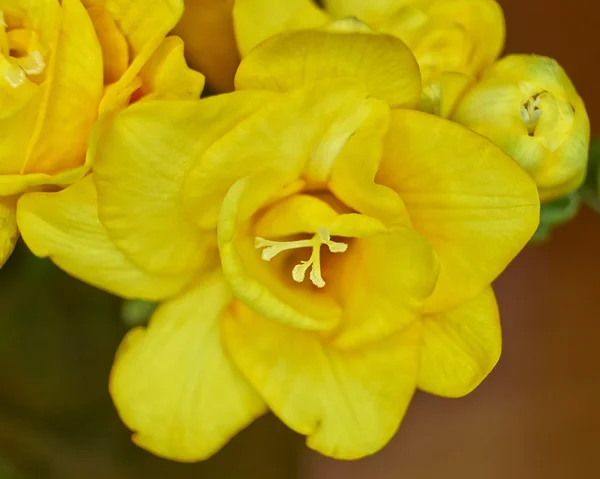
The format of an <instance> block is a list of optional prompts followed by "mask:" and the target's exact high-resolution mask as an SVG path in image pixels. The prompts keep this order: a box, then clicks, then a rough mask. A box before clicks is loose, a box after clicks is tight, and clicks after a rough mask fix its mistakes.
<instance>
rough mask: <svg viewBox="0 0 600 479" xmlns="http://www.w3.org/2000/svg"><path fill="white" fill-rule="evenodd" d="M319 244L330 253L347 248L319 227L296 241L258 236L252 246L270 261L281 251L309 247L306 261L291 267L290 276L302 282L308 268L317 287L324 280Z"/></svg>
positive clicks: (323, 282)
mask: <svg viewBox="0 0 600 479" xmlns="http://www.w3.org/2000/svg"><path fill="white" fill-rule="evenodd" d="M321 245H326V246H327V247H328V248H329V251H331V252H332V253H343V252H344V251H346V250H347V249H348V245H347V244H346V243H339V242H337V241H333V240H332V239H331V235H330V234H329V231H328V230H327V228H319V229H318V230H317V234H315V235H314V236H313V237H312V238H311V239H306V240H298V241H271V240H267V239H264V238H261V237H259V236H257V237H256V239H255V244H254V246H255V247H256V248H257V249H261V248H263V250H262V253H261V257H262V259H263V260H265V261H271V259H272V258H274V257H275V256H277V255H278V254H279V253H281V252H282V251H289V250H293V249H299V248H311V249H312V253H311V255H310V258H309V259H308V260H307V261H301V262H300V263H299V264H297V265H296V266H294V268H293V269H292V278H293V279H294V281H296V282H297V283H302V282H303V281H304V280H305V278H306V273H307V272H308V270H309V269H310V273H309V278H310V280H311V282H312V283H313V284H314V285H315V286H317V287H318V288H323V287H324V286H325V280H324V279H323V275H322V273H321Z"/></svg>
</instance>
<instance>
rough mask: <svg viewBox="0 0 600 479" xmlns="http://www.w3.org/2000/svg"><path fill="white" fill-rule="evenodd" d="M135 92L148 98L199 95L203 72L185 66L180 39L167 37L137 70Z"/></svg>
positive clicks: (193, 96)
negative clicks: (138, 78) (137, 81)
mask: <svg viewBox="0 0 600 479" xmlns="http://www.w3.org/2000/svg"><path fill="white" fill-rule="evenodd" d="M140 77H141V79H142V87H141V89H140V91H139V94H140V95H142V96H143V97H144V98H146V99H152V100H157V99H160V100H175V99H182V100H183V99H188V98H189V99H192V98H200V94H201V93H202V89H203V88H204V76H203V75H202V74H201V73H198V72H196V71H194V70H192V69H191V68H189V67H188V66H187V63H186V62H185V57H184V56H183V41H182V40H181V38H179V37H172V36H171V37H167V38H165V40H164V41H163V42H162V43H161V44H160V47H158V50H156V52H154V54H153V55H152V56H151V57H150V59H149V60H148V63H146V65H144V68H142V70H141V71H140Z"/></svg>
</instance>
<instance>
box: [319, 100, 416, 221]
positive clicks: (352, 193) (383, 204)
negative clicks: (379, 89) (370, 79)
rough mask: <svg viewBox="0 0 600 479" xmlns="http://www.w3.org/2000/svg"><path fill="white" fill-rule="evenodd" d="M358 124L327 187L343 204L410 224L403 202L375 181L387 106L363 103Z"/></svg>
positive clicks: (386, 121) (390, 219) (332, 170)
mask: <svg viewBox="0 0 600 479" xmlns="http://www.w3.org/2000/svg"><path fill="white" fill-rule="evenodd" d="M367 107H368V112H367V116H366V118H365V120H364V121H363V123H362V125H360V126H359V127H358V129H357V130H356V131H355V132H354V133H353V134H352V136H351V137H350V138H349V139H348V141H347V142H346V144H345V145H344V146H343V148H342V149H341V151H340V154H339V155H338V157H337V159H336V160H335V163H334V164H333V167H332V169H331V176H330V178H329V182H328V186H329V189H330V190H331V191H332V192H333V193H334V194H335V195H336V197H338V198H339V199H340V200H342V201H343V202H344V203H345V204H346V205H348V206H350V207H351V208H353V209H354V210H355V211H360V212H361V213H362V214H364V215H368V216H373V217H375V218H379V219H381V220H382V221H384V222H385V223H387V224H410V219H409V218H408V213H407V212H406V208H405V207H404V203H403V202H402V199H401V198H400V196H398V194H397V193H396V192H395V191H393V190H391V189H390V188H388V187H386V186H382V185H378V184H376V183H375V174H376V173H377V170H378V169H379V164H380V162H381V157H382V153H383V138H384V137H385V135H386V134H387V130H388V128H389V124H390V109H389V107H388V106H387V105H386V104H385V103H383V102H381V101H380V100H377V99H375V98H370V99H369V100H368V103H367Z"/></svg>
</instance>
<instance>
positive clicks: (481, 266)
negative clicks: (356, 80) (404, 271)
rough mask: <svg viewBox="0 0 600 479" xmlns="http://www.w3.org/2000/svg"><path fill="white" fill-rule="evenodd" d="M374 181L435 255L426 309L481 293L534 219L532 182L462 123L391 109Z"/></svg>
mask: <svg viewBox="0 0 600 479" xmlns="http://www.w3.org/2000/svg"><path fill="white" fill-rule="evenodd" d="M376 180H377V181H378V182H380V183H382V184H384V185H387V186H389V187H390V188H392V189H394V190H395V191H396V192H397V193H398V194H399V195H400V197H401V198H402V199H403V200H404V204H405V205H406V208H407V210H408V213H409V215H410V218H411V221H412V225H413V227H414V228H415V229H416V230H417V231H418V232H419V233H420V234H422V235H423V236H424V237H425V238H427V239H428V240H429V241H430V242H431V244H432V245H433V247H434V249H435V250H436V252H437V254H438V256H439V258H440V262H441V270H440V278H439V281H438V285H437V287H436V290H435V291H434V293H433V295H432V297H431V298H430V299H429V300H428V302H427V305H426V308H427V309H429V310H430V311H440V310H445V309H448V308H451V307H453V306H457V305H459V304H461V303H462V302H464V301H466V300H468V299H470V298H473V297H474V296H475V295H477V294H478V293H479V292H480V291H482V290H483V289H484V288H485V287H486V286H487V285H489V284H490V283H491V282H492V281H493V280H494V279H495V278H496V277H497V276H498V275H499V274H500V273H501V272H502V271H503V270H504V268H505V267H506V266H507V265H508V264H509V263H510V261H511V260H512V259H513V258H514V257H515V256H516V255H517V253H518V252H519V251H520V250H521V249H522V248H523V247H524V246H525V244H526V243H527V242H528V241H529V239H530V238H531V236H532V235H533V233H534V231H535V230H536V228H537V225H538V222H539V200H538V196H537V190H536V188H535V184H534V183H533V182H532V181H531V179H530V178H528V176H527V174H526V173H525V172H524V171H523V170H522V169H521V168H520V167H519V166H518V165H517V164H516V163H515V162H514V161H513V160H512V158H510V157H509V156H508V155H506V154H505V153H503V152H502V151H501V150H500V149H499V148H498V147H496V146H494V145H493V144H492V143H491V142H490V141H489V140H487V139H485V138H483V137H481V136H479V135H477V134H474V133H473V132H471V131H469V130H467V129H466V128H463V127H461V126H460V125H457V124H455V123H453V122H449V121H447V120H442V119H440V118H437V117H435V116H432V115H428V114H425V113H421V112H416V111H409V110H404V111H403V110H397V111H394V112H393V113H392V122H391V127H390V130H389V133H388V136H387V139H386V144H385V147H384V158H383V161H382V163H381V167H380V170H379V173H378V175H377V178H376Z"/></svg>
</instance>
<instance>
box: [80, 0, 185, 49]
mask: <svg viewBox="0 0 600 479" xmlns="http://www.w3.org/2000/svg"><path fill="white" fill-rule="evenodd" d="M83 3H84V4H85V6H86V7H88V8H90V7H102V8H105V9H106V10H108V11H109V12H110V14H111V15H112V17H113V18H114V20H115V21H116V22H117V25H118V26H119V29H120V30H121V32H123V34H124V35H125V37H126V38H127V41H128V42H129V45H130V47H131V49H132V51H133V53H134V55H138V54H139V53H140V52H141V51H142V50H144V49H146V48H147V45H148V44H152V45H154V48H156V47H157V46H158V44H159V43H160V42H161V41H162V39H163V38H164V37H165V36H166V35H167V33H169V31H171V30H172V29H173V27H174V26H175V24H176V23H177V21H178V20H179V18H180V17H181V15H182V13H183V0H83ZM154 48H153V49H154Z"/></svg>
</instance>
